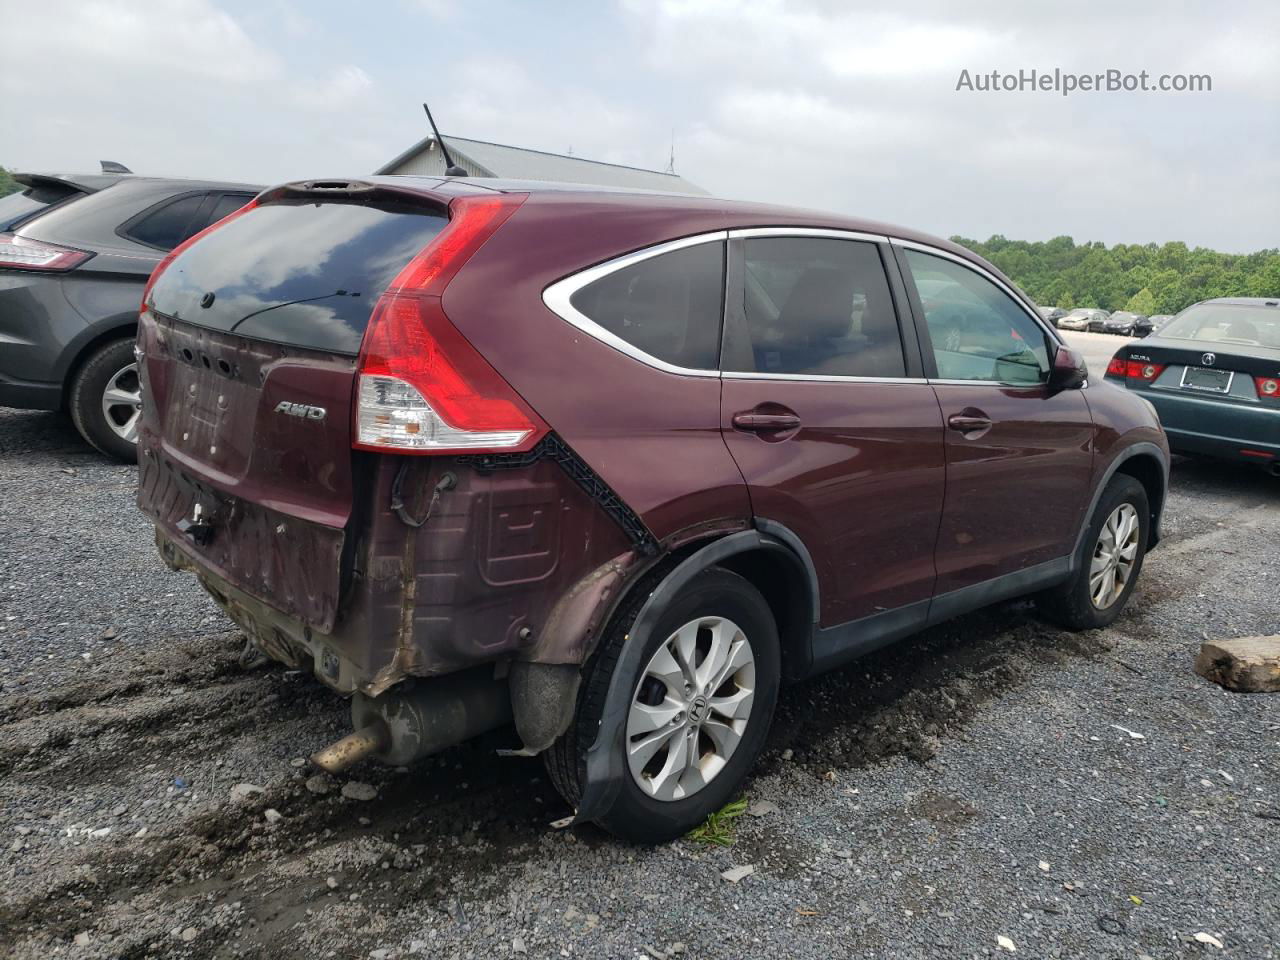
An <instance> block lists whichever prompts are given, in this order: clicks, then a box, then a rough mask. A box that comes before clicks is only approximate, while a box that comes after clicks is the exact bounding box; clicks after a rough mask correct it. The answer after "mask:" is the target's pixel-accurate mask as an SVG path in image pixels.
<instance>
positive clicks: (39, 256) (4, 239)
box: [0, 233, 93, 273]
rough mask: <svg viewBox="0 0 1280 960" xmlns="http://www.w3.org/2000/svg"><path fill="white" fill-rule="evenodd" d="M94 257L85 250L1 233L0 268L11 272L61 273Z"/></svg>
mask: <svg viewBox="0 0 1280 960" xmlns="http://www.w3.org/2000/svg"><path fill="white" fill-rule="evenodd" d="M92 256H93V254H92V253H86V252H85V251H84V250H73V249H72V248H71V247H60V246H58V244H56V243H45V242H44V241H43V240H32V239H31V238H30V237H19V236H15V235H14V234H12V233H0V267H8V268H9V269H11V270H42V271H46V272H49V273H61V272H63V271H65V270H70V269H71V268H72V267H78V266H80V264H82V263H84V262H85V261H86V260H88V259H89V258H90V257H92Z"/></svg>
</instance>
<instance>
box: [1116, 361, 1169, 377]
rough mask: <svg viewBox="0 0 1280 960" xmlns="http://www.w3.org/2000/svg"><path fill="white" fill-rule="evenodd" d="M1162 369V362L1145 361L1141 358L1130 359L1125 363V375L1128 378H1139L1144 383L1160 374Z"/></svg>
mask: <svg viewBox="0 0 1280 960" xmlns="http://www.w3.org/2000/svg"><path fill="white" fill-rule="evenodd" d="M1163 370H1164V364H1162V363H1147V362H1146V361H1143V360H1130V361H1129V362H1128V363H1127V364H1126V365H1125V376H1127V377H1128V378H1129V379H1130V380H1141V381H1143V382H1144V383H1150V382H1151V381H1152V380H1154V379H1155V378H1156V377H1158V376H1160V373H1161V371H1163Z"/></svg>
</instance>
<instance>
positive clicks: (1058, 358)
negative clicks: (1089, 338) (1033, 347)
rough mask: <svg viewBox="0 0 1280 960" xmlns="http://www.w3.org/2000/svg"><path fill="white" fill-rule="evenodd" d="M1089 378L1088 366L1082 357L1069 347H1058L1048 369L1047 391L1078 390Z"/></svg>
mask: <svg viewBox="0 0 1280 960" xmlns="http://www.w3.org/2000/svg"><path fill="white" fill-rule="evenodd" d="M1088 379H1089V367H1088V365H1087V364H1086V363H1085V362H1084V357H1083V356H1081V355H1080V354H1079V353H1077V352H1076V351H1075V350H1072V349H1071V348H1070V347H1058V349H1057V351H1056V352H1055V353H1054V355H1053V367H1052V368H1051V369H1050V370H1049V392H1050V393H1062V392H1063V391H1064V390H1079V389H1080V388H1081V387H1083V386H1084V383H1085V381H1086V380H1088Z"/></svg>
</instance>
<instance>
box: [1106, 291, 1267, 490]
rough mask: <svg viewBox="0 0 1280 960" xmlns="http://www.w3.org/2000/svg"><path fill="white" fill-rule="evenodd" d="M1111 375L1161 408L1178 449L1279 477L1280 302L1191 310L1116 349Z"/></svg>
mask: <svg viewBox="0 0 1280 960" xmlns="http://www.w3.org/2000/svg"><path fill="white" fill-rule="evenodd" d="M1106 376H1107V379H1108V380H1113V381H1116V382H1117V383H1120V382H1123V383H1124V384H1125V386H1127V387H1128V388H1129V389H1130V390H1134V391H1137V392H1138V393H1139V394H1140V395H1141V396H1143V397H1144V398H1146V399H1147V400H1149V401H1150V402H1151V403H1152V404H1154V405H1155V408H1156V410H1157V411H1159V413H1160V421H1161V423H1163V424H1164V428H1165V432H1166V433H1167V434H1168V435H1169V445H1170V446H1171V447H1172V448H1173V450H1175V451H1176V452H1179V453H1191V454H1203V455H1209V456H1213V457H1219V458H1222V459H1226V460H1237V461H1246V462H1250V463H1258V464H1261V465H1262V466H1264V467H1266V468H1267V469H1268V470H1270V472H1271V473H1273V474H1276V475H1280V298H1277V299H1261V298H1244V297H1239V298H1222V299H1217V300H1205V301H1204V302H1202V303H1197V304H1195V305H1194V306H1190V307H1188V308H1187V309H1186V310H1184V311H1182V312H1181V313H1180V314H1178V315H1177V316H1176V317H1174V318H1173V319H1172V320H1170V321H1169V322H1168V323H1167V324H1165V325H1164V326H1163V327H1161V328H1160V329H1159V330H1157V331H1156V332H1155V333H1153V334H1152V335H1151V336H1150V337H1148V338H1146V339H1145V340H1143V341H1141V342H1136V343H1131V344H1128V345H1126V346H1124V347H1122V348H1121V349H1120V350H1119V351H1117V353H1116V355H1115V358H1114V359H1113V360H1112V361H1111V364H1110V366H1108V367H1107V374H1106Z"/></svg>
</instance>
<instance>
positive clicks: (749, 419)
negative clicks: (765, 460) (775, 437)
mask: <svg viewBox="0 0 1280 960" xmlns="http://www.w3.org/2000/svg"><path fill="white" fill-rule="evenodd" d="M733 426H734V429H736V430H749V431H751V432H753V433H771V432H775V431H776V432H782V431H784V430H796V429H799V427H800V418H799V417H797V416H796V415H795V414H794V413H754V412H751V411H748V412H745V413H735V414H734V415H733Z"/></svg>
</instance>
